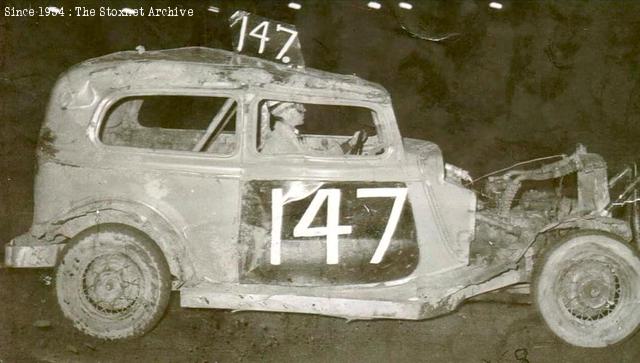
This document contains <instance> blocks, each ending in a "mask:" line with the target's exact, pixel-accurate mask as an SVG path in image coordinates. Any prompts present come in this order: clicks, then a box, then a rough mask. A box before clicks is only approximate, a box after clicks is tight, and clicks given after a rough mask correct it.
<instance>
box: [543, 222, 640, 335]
mask: <svg viewBox="0 0 640 363" xmlns="http://www.w3.org/2000/svg"><path fill="white" fill-rule="evenodd" d="M534 294H535V301H536V304H537V306H538V309H539V311H540V313H541V315H542V317H543V318H544V320H545V322H546V323H547V325H548V326H549V328H550V329H551V330H552V331H553V332H554V333H555V334H556V335H557V336H559V337H560V338H561V339H563V340H564V341H566V342H568V343H570V344H573V345H577V346H581V347H604V346H607V345H611V344H615V343H618V342H620V341H621V340H623V339H624V338H626V337H628V336H630V335H632V334H633V333H634V332H635V331H636V329H637V328H638V325H640V259H638V255H637V254H636V253H635V251H634V250H632V249H631V248H630V246H629V245H628V244H626V243H624V242H623V241H621V240H619V239H618V238H617V237H615V236H613V235H609V234H604V233H598V232H589V233H578V234H573V235H570V236H569V237H568V238H566V239H565V240H564V241H563V242H561V243H559V244H557V245H555V246H554V247H553V248H552V249H551V250H549V251H548V252H547V253H546V255H545V258H544V260H543V261H542V264H541V265H540V266H538V267H537V273H536V278H535V281H534Z"/></svg>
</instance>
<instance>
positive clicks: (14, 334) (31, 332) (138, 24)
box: [0, 0, 640, 362]
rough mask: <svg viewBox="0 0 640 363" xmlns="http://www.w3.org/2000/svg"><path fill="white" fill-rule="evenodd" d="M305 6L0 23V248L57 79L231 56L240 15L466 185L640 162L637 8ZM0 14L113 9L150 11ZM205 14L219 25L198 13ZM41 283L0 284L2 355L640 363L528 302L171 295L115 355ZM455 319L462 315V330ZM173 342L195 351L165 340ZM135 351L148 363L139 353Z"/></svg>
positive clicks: (202, 4) (621, 4)
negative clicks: (313, 312) (421, 303)
mask: <svg viewBox="0 0 640 363" xmlns="http://www.w3.org/2000/svg"><path fill="white" fill-rule="evenodd" d="M298 2H299V3H301V4H302V9H301V10H297V11H296V10H292V9H289V8H287V6H286V4H287V2H282V1H261V2H248V1H245V2H237V1H236V2H226V1H225V2H221V1H214V0H211V1H154V2H153V5H154V6H156V7H158V6H164V5H172V6H174V5H181V6H183V7H185V8H193V9H194V11H195V16H194V17H191V18H189V17H176V18H170V17H158V18H149V17H143V18H113V17H111V18H100V17H87V18H77V17H64V18H53V17H52V18H37V17H35V18H29V17H25V18H8V17H4V14H0V160H1V161H0V162H1V167H2V170H3V175H1V176H0V240H2V241H8V240H9V239H10V238H12V237H14V236H16V235H18V234H20V233H22V232H24V231H26V230H27V229H28V228H29V225H30V223H31V213H32V202H33V199H32V188H33V177H34V172H35V170H34V161H35V159H34V155H35V153H34V151H35V146H36V142H37V135H38V130H39V127H40V125H41V121H42V119H43V117H44V114H45V109H46V104H47V101H48V96H49V92H50V90H51V88H52V86H53V85H54V82H55V80H56V78H57V76H58V75H59V74H60V73H61V72H63V71H64V70H65V69H67V68H68V67H70V66H71V65H73V64H76V63H78V62H81V61H83V60H85V59H87V58H91V57H96V56H100V55H103V54H107V53H111V52H115V51H120V50H132V49H134V48H135V47H136V46H137V45H141V44H142V45H144V46H145V47H146V49H148V50H152V49H161V48H173V47H182V46H189V45H204V46H209V47H215V48H224V49H231V35H230V33H229V30H228V22H227V18H228V17H229V16H230V15H231V14H232V13H233V11H234V10H236V9H244V10H247V11H250V12H254V13H257V14H258V15H262V16H265V17H269V18H272V19H275V20H279V21H284V22H288V23H292V24H295V25H296V27H297V29H298V30H299V32H300V42H301V45H302V49H303V54H304V56H305V61H306V64H307V66H309V67H313V68H318V69H323V70H328V71H332V72H337V73H345V74H352V73H355V74H357V75H358V76H360V77H362V78H365V79H368V80H371V81H374V82H378V83H380V84H382V85H383V86H384V87H386V88H387V89H388V90H389V92H390V93H391V95H392V98H393V102H394V108H395V111H396V116H397V118H398V122H399V126H400V130H401V132H402V134H403V135H404V136H407V137H413V138H421V139H427V140H430V141H433V142H435V143H437V144H439V145H440V147H441V148H442V150H443V152H444V155H445V160H446V161H448V162H450V163H453V164H456V165H458V166H460V167H462V168H465V169H468V170H470V171H471V173H472V175H475V176H479V175H481V174H484V173H485V172H488V171H491V170H494V169H498V168H501V167H504V166H508V165H511V164H512V163H514V162H517V161H522V160H526V159H529V158H534V157H540V156H546V155H552V154H558V153H571V152H572V151H573V150H574V149H575V146H576V143H578V142H581V143H584V144H585V145H586V146H587V147H588V148H589V150H592V151H595V152H598V153H601V154H602V155H603V156H604V157H605V159H606V160H607V161H608V162H609V167H610V172H612V171H615V170H619V169H620V168H622V167H623V166H624V164H626V163H628V162H631V161H635V160H636V159H638V151H639V149H640V146H639V145H638V142H637V140H638V138H639V136H640V122H639V121H640V69H639V68H640V67H639V65H640V2H634V1H617V2H609V1H607V2H605V1H592V2H583V1H580V2H577V1H562V2H559V1H558V2H547V1H544V2H533V1H531V2H529V1H518V2H506V1H500V2H501V3H502V4H503V5H504V7H503V9H502V10H494V9H491V8H489V7H488V2H487V1H472V0H469V1H462V2H450V1H429V2H426V1H423V2H417V1H412V3H414V9H413V10H410V11H403V10H400V9H398V8H397V7H396V4H395V2H383V7H382V9H380V10H372V9H369V8H367V6H366V3H367V1H360V0H358V1H298ZM0 4H2V7H4V6H17V7H28V6H29V5H31V7H36V6H39V5H43V6H45V5H47V6H48V5H55V6H58V7H60V6H64V7H65V8H68V7H72V6H75V5H85V6H88V7H94V8H97V7H99V6H100V5H105V6H111V7H114V8H122V7H138V6H144V7H148V6H149V5H150V4H152V3H151V2H149V1H147V2H136V1H134V0H128V1H109V2H92V1H86V2H81V1H66V0H57V1H55V2H51V1H49V2H46V3H39V2H37V1H0ZM210 5H213V6H217V7H219V8H220V13H217V14H216V13H212V12H207V11H206V8H207V7H208V6H210ZM392 9H394V10H392ZM69 10H70V9H69ZM403 27H404V28H407V29H410V30H412V31H413V32H414V35H415V34H417V35H433V36H438V35H446V34H449V33H458V35H456V36H454V37H451V38H449V39H447V40H445V41H442V42H431V41H426V40H422V39H419V38H417V37H415V36H412V35H411V33H410V32H408V31H406V30H404V29H403ZM48 274H49V272H47V271H44V272H22V271H7V270H2V271H1V272H0V275H2V278H1V279H0V281H1V284H2V285H3V286H0V291H2V292H1V293H0V294H1V295H0V299H2V300H6V301H4V302H3V303H1V304H0V306H1V307H2V308H1V309H0V310H2V311H0V360H3V359H7V361H21V360H26V361H30V360H35V361H68V360H72V361H73V360H79V361H87V360H95V359H99V360H107V361H109V360H111V359H113V360H122V359H125V360H129V358H132V357H133V358H135V357H137V359H140V360H147V359H148V358H149V357H151V356H149V355H148V354H153V353H152V352H160V353H158V354H159V356H155V359H152V360H164V359H163V358H166V359H168V360H173V361H176V360H184V361H203V360H209V361H216V360H222V361H225V360H243V359H244V360H258V359H266V360H273V359H277V358H278V357H281V356H286V355H290V354H291V351H288V350H286V349H285V347H295V350H294V352H297V355H295V354H294V355H293V356H294V357H298V358H297V359H303V358H304V359H311V360H318V361H322V360H355V361H359V360H360V359H359V358H358V357H361V358H362V359H367V360H371V359H374V360H376V359H378V360H381V361H384V360H427V361H442V360H467V358H468V361H476V362H481V361H482V360H488V361H516V360H515V349H519V348H524V349H528V352H529V359H530V361H532V362H534V361H557V360H572V359H575V360H576V361H577V360H583V359H585V358H586V359H591V360H596V361H597V360H599V359H602V361H637V360H638V357H639V351H638V348H637V344H636V345H635V348H632V347H633V345H632V343H631V342H632V341H633V340H632V341H630V342H628V343H626V345H623V346H622V347H621V346H618V347H616V348H611V349H609V350H605V351H602V350H598V351H595V353H594V351H591V350H578V349H574V348H569V347H568V346H566V345H563V344H562V343H560V342H558V341H557V340H556V339H555V338H553V336H552V335H551V334H550V333H548V332H547V331H546V330H544V325H543V324H542V323H541V322H540V321H539V319H538V318H537V317H536V316H535V312H534V309H533V308H532V307H529V306H525V307H517V306H514V307H512V306H508V305H503V306H502V307H500V305H497V306H498V307H496V306H494V305H487V306H485V305H483V304H480V305H478V304H474V305H471V306H470V307H469V306H467V307H465V308H463V310H462V312H460V313H457V314H454V315H453V316H449V317H445V318H442V319H438V320H435V321H432V322H428V323H427V322H425V323H408V322H393V323H391V322H384V323H382V322H378V323H371V325H369V323H366V324H367V325H364V324H365V323H353V324H349V325H346V324H344V323H343V322H342V321H341V320H338V319H331V318H321V317H313V316H296V315H294V316H289V315H282V314H254V313H248V314H244V315H242V314H240V315H232V314H230V313H228V312H210V311H206V312H199V311H195V312H194V311H190V312H183V311H181V310H179V309H177V308H176V306H177V304H176V301H175V299H174V301H173V302H172V309H171V311H170V313H169V316H168V317H167V319H165V321H164V322H163V323H161V325H160V327H159V328H158V329H156V330H155V331H154V332H152V333H151V334H150V335H148V336H147V337H145V338H143V340H142V342H141V343H140V342H139V343H123V344H120V345H113V344H111V345H110V344H109V343H102V342H96V341H92V340H87V339H86V338H84V337H83V336H81V335H79V334H77V333H75V332H74V331H73V330H72V329H71V328H69V327H67V326H65V325H64V324H63V323H62V319H61V318H60V316H59V313H57V310H55V300H52V296H51V294H50V291H49V290H50V288H49V286H48V285H47V284H46V282H47V276H48ZM34 291H35V292H34ZM478 306H480V307H478ZM483 306H484V307H483ZM503 312H506V313H507V314H504V313H503ZM465 314H466V315H473V317H469V319H468V320H464V324H462V323H460V322H458V320H459V319H463V318H461V316H465ZM474 314H475V315H474ZM491 314H493V315H491ZM37 318H45V319H49V320H51V321H52V322H53V327H52V328H47V329H45V330H41V329H38V328H36V327H33V326H32V321H33V320H35V319H37ZM172 319H173V320H172ZM464 319H466V318H464ZM200 320H202V321H200ZM167 321H168V322H167ZM265 321H266V323H264V322H265ZM192 322H193V324H191V323H192ZM58 323H59V324H60V326H58ZM212 324H213V325H212ZM265 324H266V325H265ZM269 324H271V325H269ZM358 324H360V325H358ZM376 324H377V325H376ZM394 324H395V325H394ZM420 324H422V325H420ZM529 327H531V330H529ZM172 329H173V330H172ZM176 329H177V330H176ZM207 329H209V330H207ZM359 329H360V330H359ZM430 329H440V332H441V334H436V332H435V331H434V330H430ZM509 329H511V330H509ZM416 331H420V332H421V333H416ZM532 331H533V332H535V333H531V332H532ZM523 332H524V333H523ZM390 333H391V334H398V335H400V336H405V337H410V338H406V339H402V338H401V337H398V336H395V335H394V336H389V334H390ZM60 334H61V335H60ZM185 334H186V335H185ZM238 334H240V337H238V336H237V335H238ZM270 334H271V335H270ZM183 335H184V336H186V337H188V338H183V339H182V340H181V339H179V338H176V339H172V338H171V337H175V336H178V337H180V336H183ZM314 336H316V340H315V341H314V339H313V337H314ZM60 337H64V338H60ZM206 337H210V340H211V341H210V344H208V343H207V342H209V340H207V339H205V338H206ZM270 337H271V338H270ZM273 337H275V338H273ZM492 337H493V338H495V339H492ZM214 338H215V339H214ZM309 338H311V340H309ZM418 338H421V339H422V340H421V339H418ZM57 339H63V340H61V341H60V340H57ZM145 339H146V340H145ZM238 339H239V340H238ZM273 339H275V340H273ZM183 340H184V341H183ZM214 340H215V342H214ZM461 340H462V341H461ZM87 341H88V343H87ZM224 341H226V343H223V342H224ZM381 341H384V343H381ZM540 341H542V342H543V343H540ZM635 341H636V342H637V341H638V339H635ZM189 342H192V343H189ZM274 342H275V343H274ZM283 342H285V343H286V344H285V343H283ZM350 342H353V343H355V344H350ZM420 342H423V343H420ZM428 342H431V343H429V344H428ZM464 342H468V343H469V344H464ZM536 342H538V343H539V344H538V343H536ZM214 343H215V344H214ZM267 343H268V344H267ZM405 343H407V344H410V343H411V344H413V345H410V346H408V345H407V344H405ZM87 344H88V345H87ZM171 344H174V345H171ZM189 344H192V345H189ZM198 344H199V345H198ZM225 344H226V345H225ZM421 344H422V345H421ZM201 346H202V349H203V350H198V349H200V348H201ZM8 347H11V348H8ZM145 347H146V348H145ZM220 347H226V348H225V349H226V350H224V349H222V350H220V349H221V348H220ZM318 347H325V348H318ZM367 347H369V348H367ZM536 347H537V348H536ZM540 347H542V348H540ZM140 349H142V351H143V352H147V353H142V354H141V355H136V354H138V353H134V352H137V351H139V350H140ZM145 349H147V350H145ZM207 349H209V350H207ZM243 349H244V350H243ZM536 349H537V350H536ZM545 349H546V350H545ZM33 352H36V353H33ZM38 352H40V353H38ZM43 352H44V353H43ZM425 352H428V353H425ZM179 353H183V355H180V354H179ZM343 353H344V354H343ZM101 354H102V355H101ZM172 354H173V355H172ZM423 354H425V355H423ZM5 357H6V358H5ZM43 357H44V358H43ZM212 357H213V358H212ZM216 357H217V358H216ZM183 358H184V359H183Z"/></svg>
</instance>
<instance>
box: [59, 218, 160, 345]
mask: <svg viewBox="0 0 640 363" xmlns="http://www.w3.org/2000/svg"><path fill="white" fill-rule="evenodd" d="M56 293H57V297H58V303H59V304H60V308H61V309H62V312H63V313H64V315H65V316H66V317H67V318H69V319H70V320H71V321H72V322H73V323H74V325H75V326H76V328H78V329H80V330H81V331H83V332H84V333H86V334H89V335H92V336H95V337H98V338H103V339H121V338H129V337H134V336H139V335H142V334H144V333H146V332H148V331H149V330H151V329H152V328H153V327H154V326H155V325H156V324H157V323H158V321H160V319H161V318H162V315H163V313H164V311H165V309H166V307H167V303H168V301H169V295H170V293H171V275H170V273H169V267H168V266H167V262H166V260H165V259H164V255H163V254H162V252H161V251H160V249H159V248H158V247H157V246H156V245H155V243H154V242H153V241H151V240H150V239H149V238H148V237H147V236H146V235H144V234H143V233H141V232H138V231H136V230H133V229H130V228H127V227H124V226H119V225H108V224H107V225H100V226H96V227H94V228H92V229H91V230H89V231H85V232H83V233H81V234H80V235H79V236H77V237H76V238H74V240H72V242H70V243H69V245H68V246H67V247H66V249H65V252H64V255H63V257H62V261H61V262H60V265H59V266H58V270H57V272H56Z"/></svg>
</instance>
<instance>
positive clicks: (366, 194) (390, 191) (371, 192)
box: [357, 188, 407, 264]
mask: <svg viewBox="0 0 640 363" xmlns="http://www.w3.org/2000/svg"><path fill="white" fill-rule="evenodd" d="M357 193H358V194H357V197H358V198H381V197H393V198H395V200H394V202H393V207H391V215H390V216H389V220H388V221H387V226H386V227H385V229H384V233H383V234H382V238H381V239H380V243H378V247H377V248H376V252H374V254H373V257H371V261H369V263H374V264H378V263H380V262H382V257H384V254H385V252H387V249H388V248H389V244H390V243H391V237H393V233H394V232H395V231H396V227H397V226H398V221H399V220H400V213H402V207H403V206H404V201H405V200H406V199H407V188H363V189H358V192H357Z"/></svg>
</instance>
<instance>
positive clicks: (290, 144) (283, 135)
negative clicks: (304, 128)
mask: <svg viewBox="0 0 640 363" xmlns="http://www.w3.org/2000/svg"><path fill="white" fill-rule="evenodd" d="M269 110H270V113H271V115H273V116H275V117H276V118H277V119H278V120H277V121H276V123H275V125H274V127H273V131H272V132H270V133H269V135H268V136H267V137H266V139H265V142H264V145H263V147H262V152H263V153H267V154H317V153H318V151H316V150H313V149H311V148H309V147H308V146H307V145H306V143H305V141H304V139H303V137H302V136H300V132H299V131H298V129H297V127H298V126H301V125H303V124H304V113H305V112H306V109H305V107H304V105H302V104H300V103H292V102H277V103H275V104H271V107H270V109H269ZM366 138H367V136H366V133H365V132H364V131H356V132H355V133H354V134H353V136H352V137H351V138H350V139H349V140H347V141H346V142H344V143H342V144H338V143H335V142H334V143H333V145H328V144H324V143H323V146H325V148H326V151H323V152H321V154H323V155H344V154H350V153H352V152H353V151H354V150H355V147H356V145H358V144H359V143H360V144H362V143H364V141H366Z"/></svg>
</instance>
